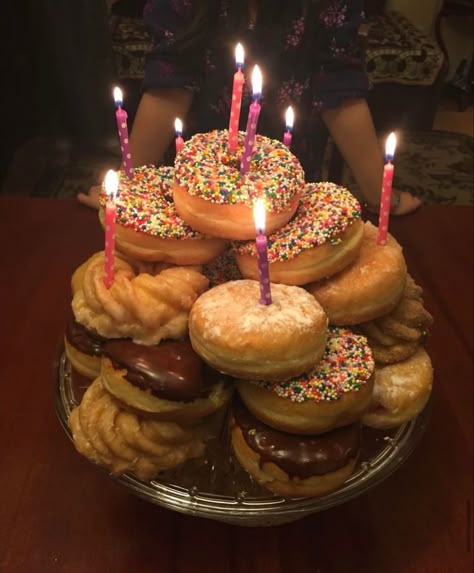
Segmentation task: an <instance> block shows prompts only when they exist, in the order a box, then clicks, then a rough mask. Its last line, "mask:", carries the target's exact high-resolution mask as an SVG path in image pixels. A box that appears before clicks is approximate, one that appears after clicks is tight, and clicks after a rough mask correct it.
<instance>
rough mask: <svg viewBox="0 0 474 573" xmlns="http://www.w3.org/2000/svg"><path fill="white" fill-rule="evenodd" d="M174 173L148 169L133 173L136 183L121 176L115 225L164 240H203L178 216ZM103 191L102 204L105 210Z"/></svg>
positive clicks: (103, 194)
mask: <svg viewBox="0 0 474 573" xmlns="http://www.w3.org/2000/svg"><path fill="white" fill-rule="evenodd" d="M173 182H174V169H173V168H172V167H160V168H156V167H153V166H152V165H145V166H143V167H138V168H136V169H134V174H133V179H128V177H126V176H125V175H124V174H123V172H120V185H119V194H118V197H117V198H116V200H115V205H116V209H117V211H116V221H117V223H118V224H120V225H123V226H124V227H128V228H131V229H133V230H134V231H138V232H139V233H145V234H147V235H153V236H155V237H159V238H161V239H201V238H203V237H204V235H202V234H201V233H198V232H197V231H194V229H191V227H190V226H189V225H187V224H186V223H185V222H184V221H183V220H182V219H181V218H180V217H179V215H178V213H177V212H176V209H175V207H174V203H173ZM106 199H107V198H106V195H105V191H104V189H103V188H102V193H101V195H100V204H101V206H105V203H106Z"/></svg>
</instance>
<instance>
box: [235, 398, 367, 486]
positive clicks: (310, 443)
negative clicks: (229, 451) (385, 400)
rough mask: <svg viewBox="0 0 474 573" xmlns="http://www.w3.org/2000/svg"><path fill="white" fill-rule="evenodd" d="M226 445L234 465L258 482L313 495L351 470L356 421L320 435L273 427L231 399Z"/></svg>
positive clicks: (357, 439)
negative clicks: (239, 466) (287, 432)
mask: <svg viewBox="0 0 474 573" xmlns="http://www.w3.org/2000/svg"><path fill="white" fill-rule="evenodd" d="M230 432H231V440H232V448H233V450H234V453H235V457H236V458H237V460H238V462H239V463H240V465H241V466H242V467H243V468H244V469H245V470H246V471H247V472H248V473H249V474H250V475H251V476H252V477H253V478H254V479H255V481H257V482H258V483H259V484H260V485H262V486H263V487H265V488H266V489H269V490H270V491H273V492H274V493H277V494H279V495H282V496H285V497H316V496H320V495H324V494H327V493H330V492H332V491H335V490H336V489H338V488H339V487H340V486H341V485H342V484H343V483H344V482H345V481H346V480H347V479H348V478H349V476H350V475H351V474H352V473H353V471H354V468H355V465H356V462H357V458H358V455H359V451H360V425H359V424H351V425H350V426H345V427H344V428H338V429H337V430H333V431H332V432H329V433H327V434H322V435H320V436H297V435H292V434H286V433H284V432H279V431H277V430H274V429H273V428H270V427H269V426H266V425H265V424H263V423H262V422H260V421H259V420H257V419H256V418H255V417H254V416H252V414H250V413H249V411H248V410H247V409H246V408H245V407H244V406H243V405H242V403H241V402H240V401H236V402H235V403H234V405H233V407H232V415H231V418H230Z"/></svg>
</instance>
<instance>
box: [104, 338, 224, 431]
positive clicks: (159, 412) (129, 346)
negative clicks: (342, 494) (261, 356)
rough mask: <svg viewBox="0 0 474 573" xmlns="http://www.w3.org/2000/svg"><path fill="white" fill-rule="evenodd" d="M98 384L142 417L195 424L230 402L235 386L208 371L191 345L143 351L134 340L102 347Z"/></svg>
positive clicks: (182, 343)
mask: <svg viewBox="0 0 474 573" xmlns="http://www.w3.org/2000/svg"><path fill="white" fill-rule="evenodd" d="M100 379H101V381H102V384H103V385H104V387H105V388H106V389H107V390H108V391H109V392H110V393H111V394H112V396H114V397H115V398H117V399H118V400H120V402H121V403H122V404H125V405H126V406H127V407H129V408H132V409H133V411H136V412H138V413H140V414H142V415H145V414H146V415H148V416H152V417H153V418H154V419H157V420H166V421H171V422H186V423H188V422H194V421H196V420H199V419H200V418H203V417H204V416H207V415H209V414H212V413H213V412H215V411H216V410H218V409H219V408H221V407H222V406H223V405H224V404H226V403H227V402H228V400H229V399H230V397H231V394H232V390H233V387H232V384H231V383H230V381H229V380H228V378H227V377H226V376H224V375H222V374H220V373H218V372H216V371H215V370H212V369H211V368H209V367H208V366H207V365H206V364H205V363H204V362H203V361H202V360H201V359H200V358H199V356H198V355H197V354H196V353H195V352H194V351H193V349H192V347H191V344H190V343H189V342H188V341H179V342H171V341H169V342H161V344H159V345H158V346H143V345H141V344H134V343H133V342H131V341H130V340H111V341H109V342H107V343H106V344H105V345H104V358H103V360H102V371H101V376H100Z"/></svg>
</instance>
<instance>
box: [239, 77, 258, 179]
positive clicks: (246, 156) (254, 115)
mask: <svg viewBox="0 0 474 573" xmlns="http://www.w3.org/2000/svg"><path fill="white" fill-rule="evenodd" d="M252 91H253V103H252V104H251V105H250V109H249V117H248V120H247V129H246V132H245V140H244V152H243V154H242V159H241V161H240V173H241V175H245V174H246V173H248V170H249V168H250V160H251V159H252V152H253V144H254V142H255V136H256V134H257V123H258V116H259V115H260V109H261V108H260V103H259V100H260V98H261V97H262V74H261V72H260V68H259V67H258V66H255V67H254V69H253V72H252Z"/></svg>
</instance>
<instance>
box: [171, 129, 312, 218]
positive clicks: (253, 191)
mask: <svg viewBox="0 0 474 573" xmlns="http://www.w3.org/2000/svg"><path fill="white" fill-rule="evenodd" d="M244 137H245V134H244V133H243V132H239V134H238V145H237V152H236V154H235V155H233V154H229V152H228V150H227V147H228V132H227V130H214V131H210V132H208V133H198V134H196V135H194V136H193V137H191V139H189V140H188V141H186V142H185V144H184V147H183V150H182V151H181V153H179V155H178V156H177V157H176V161H175V174H176V181H177V183H178V185H181V186H183V187H185V188H186V190H187V192H188V193H190V194H191V195H197V196H199V197H201V198H202V199H205V200H207V201H211V202H212V203H220V204H232V205H234V204H237V203H244V204H245V205H248V206H252V205H253V202H254V199H255V198H256V197H261V196H263V198H264V200H265V206H266V209H267V210H268V211H271V212H273V213H279V212H281V211H283V210H284V209H285V208H286V207H287V205H288V203H289V202H290V200H291V199H292V198H293V197H294V195H295V193H298V192H299V191H300V190H301V189H302V188H303V186H304V172H303V168H302V167H301V165H300V163H299V161H298V159H297V158H296V157H295V156H294V155H293V154H292V153H291V152H290V151H289V150H288V148H287V147H286V146H285V145H283V143H281V142H280V141H277V140H275V139H269V138H268V137H264V136H263V135H257V136H256V138H255V144H254V151H253V155H252V160H251V162H250V169H249V172H248V173H247V174H245V175H241V174H240V157H241V155H242V152H243V142H244Z"/></svg>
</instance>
